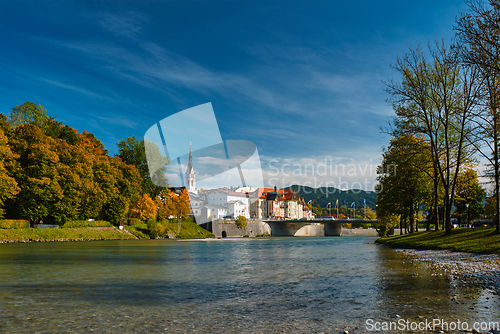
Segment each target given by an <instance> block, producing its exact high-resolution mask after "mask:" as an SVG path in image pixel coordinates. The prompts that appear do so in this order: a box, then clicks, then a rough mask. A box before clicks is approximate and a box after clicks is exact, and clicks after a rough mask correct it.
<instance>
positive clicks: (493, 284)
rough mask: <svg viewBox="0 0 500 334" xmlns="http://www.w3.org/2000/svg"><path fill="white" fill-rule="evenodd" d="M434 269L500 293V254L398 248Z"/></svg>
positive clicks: (460, 280) (461, 280)
mask: <svg viewBox="0 0 500 334" xmlns="http://www.w3.org/2000/svg"><path fill="white" fill-rule="evenodd" d="M396 251H398V252H402V253H404V254H405V255H407V256H409V257H410V258H412V259H413V260H415V261H418V262H424V263H427V264H428V265H429V266H430V267H431V268H433V269H439V270H444V271H446V272H447V273H448V275H449V277H450V279H452V280H454V281H456V282H459V283H462V284H470V283H473V284H479V285H481V286H482V287H483V289H489V290H492V292H493V293H495V294H497V295H500V255H498V254H472V253H461V252H450V251H445V250H415V249H396Z"/></svg>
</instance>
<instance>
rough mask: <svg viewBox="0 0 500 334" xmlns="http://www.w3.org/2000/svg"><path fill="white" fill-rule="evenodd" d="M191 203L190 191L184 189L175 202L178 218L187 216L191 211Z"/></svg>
mask: <svg viewBox="0 0 500 334" xmlns="http://www.w3.org/2000/svg"><path fill="white" fill-rule="evenodd" d="M189 204H190V200H189V193H188V192H187V190H186V189H182V191H181V193H180V194H179V196H178V197H177V201H176V202H175V210H176V215H177V218H187V216H188V215H189V213H190V212H191V207H190V206H189Z"/></svg>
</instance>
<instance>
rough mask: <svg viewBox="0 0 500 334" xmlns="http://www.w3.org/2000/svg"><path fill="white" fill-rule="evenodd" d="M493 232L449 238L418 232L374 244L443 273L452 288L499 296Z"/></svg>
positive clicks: (498, 250) (458, 232) (498, 254)
mask: <svg viewBox="0 0 500 334" xmlns="http://www.w3.org/2000/svg"><path fill="white" fill-rule="evenodd" d="M494 231H495V229H494V228H473V229H469V228H463V229H455V230H453V231H452V233H451V234H449V235H446V233H445V231H438V232H435V231H432V232H418V233H413V234H406V235H400V236H391V237H388V238H380V239H377V240H376V243H378V244H383V245H386V246H389V247H392V248H397V249H396V251H398V252H402V253H403V254H405V255H407V256H408V257H409V258H410V259H411V261H417V262H423V263H426V264H428V265H429V266H430V267H431V268H432V269H436V270H443V271H445V272H446V274H447V275H448V279H449V280H450V283H451V284H452V285H454V286H460V285H470V284H478V285H480V286H481V287H482V288H483V289H489V290H490V292H492V293H496V294H500V279H499V277H500V236H499V235H495V234H494Z"/></svg>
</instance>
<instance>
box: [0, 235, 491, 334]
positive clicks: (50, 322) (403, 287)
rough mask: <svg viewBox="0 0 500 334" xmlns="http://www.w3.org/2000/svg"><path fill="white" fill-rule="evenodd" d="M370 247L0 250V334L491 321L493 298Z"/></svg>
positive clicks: (344, 241) (277, 244)
mask: <svg viewBox="0 0 500 334" xmlns="http://www.w3.org/2000/svg"><path fill="white" fill-rule="evenodd" d="M375 239H376V238H375V237H371V236H344V237H340V238H328V237H320V238H240V239H217V240H213V239H212V240H115V241H92V242H68V243H23V244H1V245H0V331H4V332H37V331H47V332H62V331H77V332H82V331H97V332H113V333H114V332H123V333H128V332H150V331H152V332H168V333H172V332H179V333H185V332H188V333H189V332H209V333H281V332H286V333H345V332H349V333H371V332H373V331H374V330H382V329H391V330H389V331H388V332H392V333H395V332H397V333H406V332H412V330H413V332H415V331H416V332H423V331H424V330H428V331H429V332H439V331H442V330H445V331H447V332H452V333H454V332H465V331H466V330H469V331H472V330H473V329H474V328H473V326H475V324H477V326H478V329H481V327H479V326H481V324H483V323H486V324H487V323H494V322H495V321H499V320H498V319H500V299H499V297H500V296H498V295H497V294H496V293H495V291H494V290H492V289H489V288H488V287H487V286H484V285H482V284H479V283H478V282H476V281H474V280H472V279H471V280H470V281H467V279H466V278H465V279H464V278H463V277H461V276H460V277H459V276H458V275H456V274H453V275H450V271H449V270H448V271H446V270H444V269H445V268H442V267H439V266H429V265H428V264H427V263H424V262H420V261H414V260H413V259H414V258H415V255H414V254H410V255H407V254H406V252H401V251H396V250H393V249H390V248H387V247H384V246H380V245H376V244H375V243H374V240H375ZM460 280H462V281H460ZM438 321H439V322H441V323H438ZM426 323H427V324H428V326H427V327H425V328H422V326H424V325H425V324H426ZM430 325H434V326H433V327H432V328H431V327H430ZM445 325H446V326H449V327H451V328H446V327H444V326H445ZM457 325H459V326H460V328H457ZM384 326H385V327H384ZM387 326H393V327H391V328H389V327H387ZM394 326H397V327H394ZM416 326H421V327H420V329H419V328H416ZM486 326H487V325H486ZM483 327H485V325H483ZM484 332H487V330H484Z"/></svg>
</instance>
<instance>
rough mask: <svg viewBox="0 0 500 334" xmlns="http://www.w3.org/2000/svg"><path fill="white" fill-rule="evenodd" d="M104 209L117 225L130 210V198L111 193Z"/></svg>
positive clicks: (109, 218)
mask: <svg viewBox="0 0 500 334" xmlns="http://www.w3.org/2000/svg"><path fill="white" fill-rule="evenodd" d="M104 210H105V213H106V219H107V220H109V221H110V222H112V223H113V224H115V225H117V224H118V222H119V221H120V220H122V219H124V218H125V216H126V214H127V212H128V200H127V199H126V198H125V197H123V196H120V195H119V194H114V195H111V196H109V197H108V201H107V202H106V205H105V209H104Z"/></svg>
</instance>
